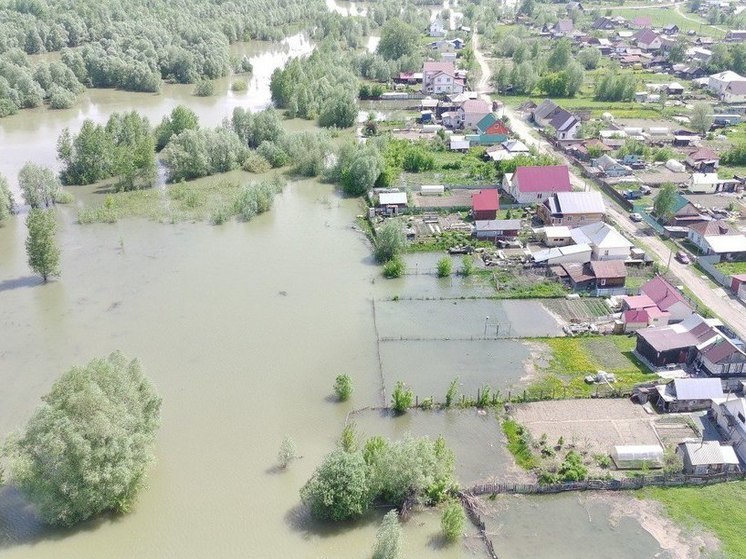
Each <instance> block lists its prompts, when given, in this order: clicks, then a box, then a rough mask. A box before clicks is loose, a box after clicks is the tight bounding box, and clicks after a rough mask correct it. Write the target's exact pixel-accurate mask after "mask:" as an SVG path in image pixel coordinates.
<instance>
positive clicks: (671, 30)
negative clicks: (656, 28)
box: [662, 23, 679, 35]
mask: <svg viewBox="0 0 746 559" xmlns="http://www.w3.org/2000/svg"><path fill="white" fill-rule="evenodd" d="M662 31H663V33H664V34H666V35H676V34H677V33H678V32H679V26H678V25H676V24H675V23H668V24H666V25H664V26H663V29H662Z"/></svg>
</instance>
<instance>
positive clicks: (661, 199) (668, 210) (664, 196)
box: [653, 182, 679, 222]
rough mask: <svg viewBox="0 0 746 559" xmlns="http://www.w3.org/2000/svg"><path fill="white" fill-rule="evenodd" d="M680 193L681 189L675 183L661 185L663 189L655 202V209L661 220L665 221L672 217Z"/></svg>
mask: <svg viewBox="0 0 746 559" xmlns="http://www.w3.org/2000/svg"><path fill="white" fill-rule="evenodd" d="M678 194H679V190H678V189H677V188H676V185H675V184H672V183H670V182H668V183H666V184H664V185H663V186H661V190H660V192H659V193H658V195H657V196H656V197H655V200H654V202H653V210H654V211H655V215H656V216H658V218H659V219H660V220H662V221H664V222H665V221H668V220H669V219H671V216H673V213H674V206H675V204H676V199H677V198H678Z"/></svg>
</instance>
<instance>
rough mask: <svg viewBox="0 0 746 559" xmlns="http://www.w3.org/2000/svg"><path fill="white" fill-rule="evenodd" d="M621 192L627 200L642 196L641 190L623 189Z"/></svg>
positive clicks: (637, 198)
mask: <svg viewBox="0 0 746 559" xmlns="http://www.w3.org/2000/svg"><path fill="white" fill-rule="evenodd" d="M623 194H624V197H625V198H626V199H627V200H639V199H640V198H642V192H640V191H639V190H625V191H624V193H623Z"/></svg>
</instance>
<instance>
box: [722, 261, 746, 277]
mask: <svg viewBox="0 0 746 559" xmlns="http://www.w3.org/2000/svg"><path fill="white" fill-rule="evenodd" d="M715 267H716V268H717V269H718V270H719V271H720V272H722V273H724V274H725V275H726V276H735V275H738V274H746V262H720V263H719V264H715Z"/></svg>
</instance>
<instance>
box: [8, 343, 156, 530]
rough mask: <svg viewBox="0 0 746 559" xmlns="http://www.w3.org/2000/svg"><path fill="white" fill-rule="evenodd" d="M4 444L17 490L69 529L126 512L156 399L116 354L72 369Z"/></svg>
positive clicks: (138, 481)
mask: <svg viewBox="0 0 746 559" xmlns="http://www.w3.org/2000/svg"><path fill="white" fill-rule="evenodd" d="M43 400H44V403H43V404H42V405H41V407H40V408H39V409H38V410H37V411H36V413H34V415H33V416H32V418H31V419H30V421H29V423H28V425H27V427H26V430H25V432H24V433H23V435H22V436H20V438H18V439H17V440H15V441H13V442H12V444H11V445H10V450H11V471H12V474H13V479H14V481H15V482H16V483H17V485H18V487H19V488H20V489H21V490H22V491H23V492H24V493H25V494H26V495H27V496H28V498H29V499H30V500H31V501H32V502H33V503H34V504H35V505H36V507H37V509H38V511H39V514H40V515H41V517H42V518H43V519H44V521H46V522H48V523H50V524H56V525H62V526H71V525H73V524H76V523H78V522H82V521H84V520H86V519H88V518H90V517H92V516H95V515H98V514H101V513H103V512H106V511H113V512H117V513H122V512H127V511H129V510H130V508H131V507H132V505H133V503H134V502H135V499H136V496H137V493H138V491H139V490H140V489H141V488H142V486H143V484H144V481H145V474H146V469H147V466H148V465H149V464H150V463H151V462H152V461H153V451H152V446H153V441H154V439H155V433H156V430H157V428H158V425H159V421H160V407H161V400H160V398H159V397H158V396H157V395H156V393H155V389H154V388H153V385H152V384H151V383H150V381H149V380H148V379H147V378H146V377H145V376H144V375H143V373H142V369H141V366H140V363H139V362H138V361H137V360H133V361H129V360H127V359H126V358H125V356H124V355H122V354H121V353H119V352H116V353H113V354H111V355H110V356H109V357H108V358H99V359H94V360H92V361H91V362H90V363H88V364H87V365H85V366H83V367H73V368H72V369H70V370H69V371H68V372H66V373H65V374H64V375H62V377H61V378H60V379H59V380H58V381H57V382H56V383H55V384H54V386H53V387H52V390H51V392H50V393H49V394H47V395H46V396H44V398H43Z"/></svg>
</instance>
